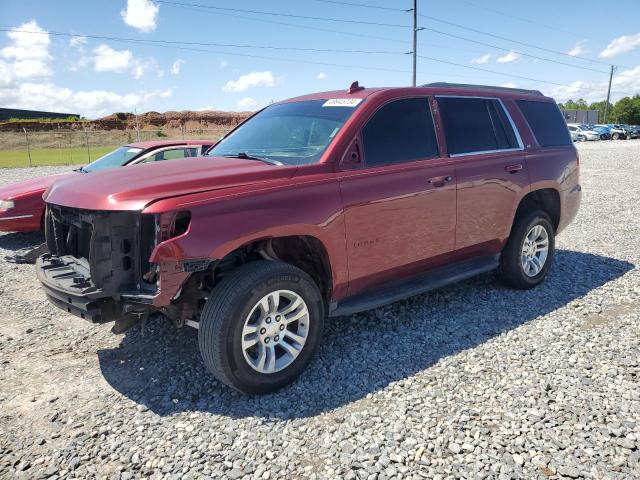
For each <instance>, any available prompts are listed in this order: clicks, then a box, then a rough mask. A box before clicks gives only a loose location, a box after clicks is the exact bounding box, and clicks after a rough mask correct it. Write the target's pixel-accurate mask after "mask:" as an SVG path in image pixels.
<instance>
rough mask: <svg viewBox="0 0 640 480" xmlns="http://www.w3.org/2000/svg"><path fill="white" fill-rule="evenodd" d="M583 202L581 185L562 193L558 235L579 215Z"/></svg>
mask: <svg viewBox="0 0 640 480" xmlns="http://www.w3.org/2000/svg"><path fill="white" fill-rule="evenodd" d="M581 200H582V187H581V186H580V184H578V185H575V186H574V187H572V188H569V189H567V190H563V191H561V192H560V205H561V208H560V222H559V224H558V229H557V231H556V234H558V233H560V232H561V231H562V230H564V229H565V228H566V227H567V225H569V224H570V223H571V222H573V220H574V219H575V218H576V215H578V210H580V202H581Z"/></svg>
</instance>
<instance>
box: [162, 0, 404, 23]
mask: <svg viewBox="0 0 640 480" xmlns="http://www.w3.org/2000/svg"><path fill="white" fill-rule="evenodd" d="M156 1H157V3H160V4H163V5H169V6H177V7H197V8H206V9H210V10H220V11H224V12H239V13H253V14H257V15H271V16H274V17H287V18H301V19H304V20H318V21H324V22H338V23H355V24H360V25H372V26H376V27H396V28H409V26H408V25H400V24H397V23H380V22H368V21H365V20H347V19H344V18H333V17H314V16H309V15H296V14H293V13H279V12H266V11H263V10H250V9H243V8H229V7H218V6H214V5H202V4H198V3H183V2H171V1H168V0H156Z"/></svg>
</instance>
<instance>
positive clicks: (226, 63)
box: [220, 58, 229, 68]
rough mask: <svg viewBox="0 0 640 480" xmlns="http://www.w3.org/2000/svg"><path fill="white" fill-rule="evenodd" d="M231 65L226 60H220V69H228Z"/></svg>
mask: <svg viewBox="0 0 640 480" xmlns="http://www.w3.org/2000/svg"><path fill="white" fill-rule="evenodd" d="M228 65H229V62H227V61H226V60H225V59H224V58H221V59H220V68H226V67H227V66H228Z"/></svg>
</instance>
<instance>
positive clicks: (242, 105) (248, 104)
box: [238, 97, 258, 108]
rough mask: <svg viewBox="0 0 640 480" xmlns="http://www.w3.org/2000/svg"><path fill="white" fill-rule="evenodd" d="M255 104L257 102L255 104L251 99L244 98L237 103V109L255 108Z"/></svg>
mask: <svg viewBox="0 0 640 480" xmlns="http://www.w3.org/2000/svg"><path fill="white" fill-rule="evenodd" d="M257 104H258V102H256V101H255V100H254V99H253V98H251V97H244V98H243V99H242V100H240V101H239V102H238V107H239V108H251V107H255V106H256V105H257Z"/></svg>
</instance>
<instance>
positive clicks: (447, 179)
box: [427, 175, 453, 187]
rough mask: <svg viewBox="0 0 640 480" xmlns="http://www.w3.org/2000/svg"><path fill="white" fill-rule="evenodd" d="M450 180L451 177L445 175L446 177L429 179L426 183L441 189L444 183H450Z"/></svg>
mask: <svg viewBox="0 0 640 480" xmlns="http://www.w3.org/2000/svg"><path fill="white" fill-rule="evenodd" d="M451 180H453V177H452V176H451V175H447V176H446V177H433V178H430V179H429V180H427V183H431V184H432V185H435V186H436V187H441V186H443V185H444V184H445V182H450V181H451Z"/></svg>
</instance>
